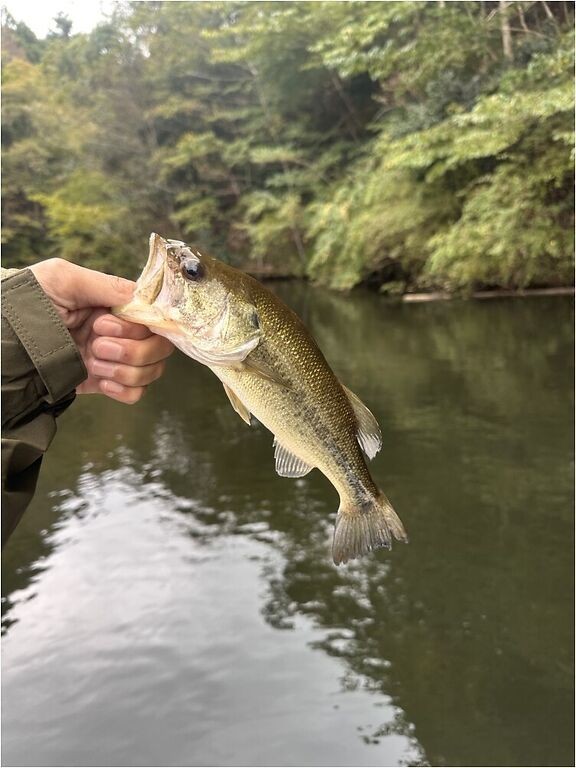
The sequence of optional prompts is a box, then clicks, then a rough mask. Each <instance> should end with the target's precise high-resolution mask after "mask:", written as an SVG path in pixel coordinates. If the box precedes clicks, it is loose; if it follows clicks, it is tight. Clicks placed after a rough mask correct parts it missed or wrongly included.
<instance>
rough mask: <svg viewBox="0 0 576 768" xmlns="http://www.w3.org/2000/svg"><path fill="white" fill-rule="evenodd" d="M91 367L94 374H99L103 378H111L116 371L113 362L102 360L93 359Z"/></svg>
mask: <svg viewBox="0 0 576 768" xmlns="http://www.w3.org/2000/svg"><path fill="white" fill-rule="evenodd" d="M91 368H92V373H93V374H94V376H101V377H102V378H103V379H112V378H114V374H115V373H116V366H115V365H114V363H105V362H104V361H103V360H93V361H92V365H91Z"/></svg>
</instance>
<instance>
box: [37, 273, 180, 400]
mask: <svg viewBox="0 0 576 768" xmlns="http://www.w3.org/2000/svg"><path fill="white" fill-rule="evenodd" d="M30 269H31V271H32V272H33V273H34V276H35V277H36V279H37V280H38V282H39V283H40V286H41V287H42V290H43V291H44V293H46V295H47V296H48V298H49V299H50V300H51V301H52V303H53V304H54V307H55V308H56V311H57V312H58V315H59V316H60V318H61V319H62V321H63V322H64V325H65V326H66V327H67V328H68V330H69V331H70V334H71V336H72V338H73V339H74V342H75V344H76V346H77V347H78V349H79V351H80V354H81V355H82V359H83V361H84V364H85V366H86V369H87V370H88V378H87V379H85V381H83V382H82V383H81V384H80V385H79V386H78V387H77V388H76V391H77V392H78V393H79V394H89V393H94V392H98V393H101V394H104V395H107V396H108V397H111V398H112V399H113V400H119V401H120V402H121V403H128V404H132V403H136V402H137V401H138V400H140V398H141V397H142V395H143V394H144V391H145V389H146V387H147V386H148V384H151V383H152V382H153V381H155V380H156V379H157V378H159V377H160V376H161V375H162V373H163V371H164V365H165V360H166V358H167V357H168V356H169V355H170V354H171V353H172V352H173V351H174V347H173V346H172V344H171V343H170V342H169V341H168V340H167V339H165V338H163V337H162V336H157V335H156V334H154V333H152V332H151V331H149V330H148V328H146V327H145V326H143V325H137V324H136V323H130V322H128V321H127V320H122V319H120V318H118V317H115V316H114V315H111V314H110V313H109V312H108V308H109V307H112V306H115V305H117V304H125V303H127V302H128V301H130V299H131V298H132V294H133V292H134V283H133V282H131V281H130V280H124V279H123V278H121V277H115V276H114V275H105V274H104V273H102V272H96V271H95V270H92V269H86V268H85V267H80V266H78V265H77V264H72V263H71V262H69V261H65V260H64V259H47V260H46V261H40V262H38V264H34V266H32V267H30Z"/></svg>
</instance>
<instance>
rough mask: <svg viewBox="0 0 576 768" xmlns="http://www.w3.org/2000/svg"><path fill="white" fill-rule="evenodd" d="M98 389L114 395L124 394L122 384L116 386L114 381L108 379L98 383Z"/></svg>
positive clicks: (116, 383)
mask: <svg viewBox="0 0 576 768" xmlns="http://www.w3.org/2000/svg"><path fill="white" fill-rule="evenodd" d="M100 388H101V389H102V391H103V392H110V393H112V394H114V395H121V394H122V392H124V387H123V386H122V384H118V382H116V381H109V380H108V379H105V380H104V381H101V382H100Z"/></svg>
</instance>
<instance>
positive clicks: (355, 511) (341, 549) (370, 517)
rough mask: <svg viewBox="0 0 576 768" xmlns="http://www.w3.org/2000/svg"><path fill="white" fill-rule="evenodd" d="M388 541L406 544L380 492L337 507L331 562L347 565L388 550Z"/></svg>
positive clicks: (390, 546)
mask: <svg viewBox="0 0 576 768" xmlns="http://www.w3.org/2000/svg"><path fill="white" fill-rule="evenodd" d="M392 538H395V539H397V540H398V541H403V542H405V543H407V542H408V537H407V535H406V531H405V530H404V526H403V525H402V521H401V520H400V518H399V517H398V515H397V514H396V512H395V511H394V509H393V507H392V504H390V502H389V501H388V499H387V498H386V496H385V495H384V494H383V493H379V495H378V496H375V497H373V498H372V499H370V500H368V501H366V502H364V503H362V504H360V505H354V504H349V505H347V504H341V505H340V509H339V510H338V515H337V517H336V527H335V529H334V541H333V544H332V557H333V558H334V563H335V564H336V565H340V563H347V562H348V560H354V559H355V558H357V557H360V556H361V555H364V554H366V552H370V551H371V550H374V549H380V548H382V547H384V548H385V549H391V548H392Z"/></svg>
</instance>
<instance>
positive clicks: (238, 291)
mask: <svg viewBox="0 0 576 768" xmlns="http://www.w3.org/2000/svg"><path fill="white" fill-rule="evenodd" d="M113 312H114V314H116V315H118V316H119V317H123V318H125V319H127V320H130V321H132V322H136V323H142V324H143V325H146V326H148V327H149V328H150V330H152V331H154V332H155V333H158V334H159V335H162V336H166V337H167V338H169V339H170V340H171V341H172V342H173V343H174V344H176V346H178V347H180V348H181V349H183V351H185V352H186V353H187V354H189V355H190V356H191V357H195V358H196V359H198V360H200V362H203V363H205V364H206V365H211V364H215V365H216V364H225V361H227V362H234V361H238V360H243V359H244V357H246V356H247V355H248V354H249V352H250V351H251V350H252V349H254V348H255V347H256V346H257V344H258V342H259V340H260V323H259V319H258V313H257V312H256V309H255V307H254V305H253V303H252V302H251V300H250V296H249V294H248V292H247V290H246V285H245V281H244V279H243V275H242V273H240V272H238V271H237V270H234V269H232V268H231V267H228V266H227V265H226V264H223V263H222V262H220V261H218V260H217V259H215V258H213V257H211V256H207V255H205V254H203V253H201V252H200V251H199V250H197V249H196V248H193V247H191V246H189V245H187V244H186V243H184V242H182V241H180V240H167V239H164V238H163V237H161V236H160V235H158V234H156V233H152V234H151V235H150V250H149V255H148V261H147V263H146V266H145V267H144V269H143V271H142V274H141V275H140V277H139V279H138V281H137V283H136V289H135V291H134V297H133V299H132V301H131V302H129V303H128V304H126V305H124V306H122V307H115V308H113Z"/></svg>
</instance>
